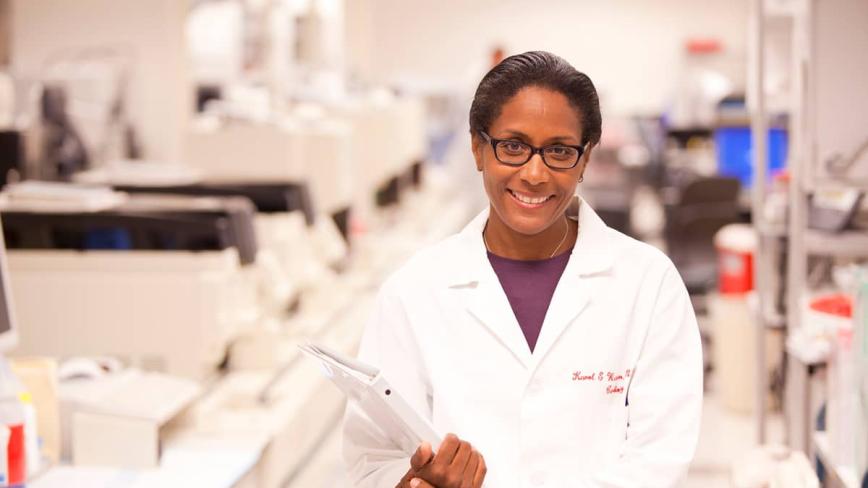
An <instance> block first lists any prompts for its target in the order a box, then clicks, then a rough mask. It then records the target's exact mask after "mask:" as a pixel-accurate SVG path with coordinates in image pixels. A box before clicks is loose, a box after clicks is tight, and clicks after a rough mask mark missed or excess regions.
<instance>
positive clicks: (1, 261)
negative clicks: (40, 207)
mask: <svg viewBox="0 0 868 488" xmlns="http://www.w3.org/2000/svg"><path fill="white" fill-rule="evenodd" d="M0 220H2V219H0ZM2 235H3V233H2V230H0V237H2ZM17 345H18V328H17V320H16V316H15V304H14V303H13V301H12V295H11V285H10V280H9V267H8V264H7V262H6V244H5V243H4V241H3V239H0V354H3V353H5V352H7V351H9V350H10V349H12V348H14V347H15V346H17Z"/></svg>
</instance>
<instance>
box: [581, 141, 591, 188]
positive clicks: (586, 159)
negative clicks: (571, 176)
mask: <svg viewBox="0 0 868 488" xmlns="http://www.w3.org/2000/svg"><path fill="white" fill-rule="evenodd" d="M593 150H594V145H593V144H588V149H586V150H585V153H584V154H582V160H581V161H580V162H579V166H581V168H582V170H581V171H579V179H580V180H581V179H582V178H583V177H584V176H585V170H586V169H588V163H589V162H590V161H591V152H592V151H593Z"/></svg>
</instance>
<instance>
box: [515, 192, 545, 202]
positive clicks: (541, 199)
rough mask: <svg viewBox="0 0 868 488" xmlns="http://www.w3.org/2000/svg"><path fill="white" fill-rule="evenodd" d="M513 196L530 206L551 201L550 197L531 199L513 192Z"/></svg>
mask: <svg viewBox="0 0 868 488" xmlns="http://www.w3.org/2000/svg"><path fill="white" fill-rule="evenodd" d="M512 196H514V197H515V198H517V199H518V200H519V201H520V202H522V203H527V204H529V205H536V204H538V203H542V202H544V201H546V200H548V199H549V197H539V198H529V197H526V196H524V195H519V194H518V193H515V192H512Z"/></svg>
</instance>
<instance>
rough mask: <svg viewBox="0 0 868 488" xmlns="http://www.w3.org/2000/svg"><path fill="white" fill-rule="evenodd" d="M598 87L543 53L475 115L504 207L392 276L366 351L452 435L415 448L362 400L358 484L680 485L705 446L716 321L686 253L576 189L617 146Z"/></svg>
mask: <svg viewBox="0 0 868 488" xmlns="http://www.w3.org/2000/svg"><path fill="white" fill-rule="evenodd" d="M600 126H601V117H600V110H599V102H598V99H597V93H596V90H595V88H594V85H593V83H591V80H590V79H588V77H587V76H585V75H584V74H582V73H580V72H578V71H576V70H575V68H573V67H572V66H570V65H569V64H568V63H567V62H566V61H564V60H563V59H561V58H559V57H557V56H555V55H552V54H550V53H545V52H528V53H524V54H520V55H516V56H511V57H509V58H507V59H505V60H504V61H503V62H502V63H500V64H499V65H497V66H496V67H494V68H493V69H492V70H491V71H490V72H489V73H488V74H487V75H486V76H485V77H484V78H483V79H482V81H481V82H480V84H479V88H478V89H477V91H476V96H475V98H474V100H473V105H472V107H471V109H470V130H471V137H472V147H473V156H474V158H475V160H476V167H477V169H478V170H479V171H480V172H481V173H482V180H483V183H484V186H485V190H486V193H487V194H488V198H489V202H490V208H489V209H488V210H486V211H485V212H483V213H482V214H480V215H479V216H478V217H477V218H476V219H475V220H473V221H472V222H471V223H470V224H469V225H468V226H467V227H466V228H465V229H464V230H463V231H462V232H460V233H459V234H457V235H454V236H452V237H450V238H448V239H446V240H445V241H443V242H440V243H439V244H436V245H434V246H432V247H430V248H428V249H425V250H422V251H421V252H419V253H418V254H416V255H415V256H414V257H413V258H412V259H411V260H410V261H409V262H408V263H407V264H406V265H404V266H403V267H402V268H401V269H399V270H398V271H397V272H396V273H395V274H394V275H392V276H391V277H390V278H389V279H388V280H387V281H386V282H385V284H384V285H383V287H382V289H381V291H380V294H379V297H378V302H377V308H376V310H375V312H374V316H373V318H372V320H371V321H370V323H369V324H368V326H367V328H366V330H365V334H364V337H363V339H362V346H361V349H360V352H359V356H360V358H361V359H363V360H365V361H368V362H370V363H372V364H375V365H377V366H379V367H380V368H381V369H382V371H383V372H384V374H385V375H386V377H387V378H389V380H390V382H391V384H392V385H393V386H394V387H395V388H396V389H397V390H398V391H399V392H400V393H401V394H402V396H404V398H405V399H406V400H407V401H408V402H409V403H410V404H411V405H412V406H413V407H415V408H416V409H417V410H418V411H419V412H422V413H424V414H426V415H427V416H428V417H429V418H430V420H431V421H432V422H433V424H434V426H435V427H436V428H437V429H438V430H439V431H441V432H450V433H453V434H450V435H448V436H447V437H446V440H445V441H444V442H443V444H442V445H441V446H435V447H437V448H438V449H437V454H436V455H433V454H432V449H431V446H428V445H422V446H420V447H419V449H417V451H416V453H415V454H414V455H413V456H412V457H410V456H408V455H407V454H406V453H404V452H401V451H400V449H398V448H397V447H396V446H395V445H394V444H393V443H391V442H390V441H389V440H388V439H387V438H385V437H384V436H383V435H382V434H381V433H380V432H379V431H378V430H377V427H376V425H374V424H373V423H372V422H371V421H370V420H369V419H367V418H366V417H365V416H364V414H362V413H361V412H360V411H359V410H358V409H356V408H355V406H354V405H350V406H349V407H348V410H347V417H346V423H345V438H344V450H345V457H346V459H347V461H348V463H349V465H350V471H351V475H352V477H353V480H354V482H355V483H356V486H363V487H376V488H382V487H392V486H400V487H402V488H405V487H412V488H417V487H422V488H426V487H436V488H453V487H456V488H457V487H471V486H472V487H479V486H481V484H482V480H483V479H484V480H485V485H486V486H487V487H493V488H501V487H512V486H550V487H558V488H566V487H625V488H626V487H630V488H633V487H640V486H654V487H663V486H673V485H675V484H676V483H677V482H678V480H679V479H680V478H681V476H682V475H683V474H684V473H685V471H686V468H687V465H688V463H689V462H690V460H691V458H692V456H693V452H694V449H695V446H696V441H697V437H698V431H699V419H700V411H701V405H702V359H701V346H700V340H699V332H698V328H697V325H696V319H695V317H694V313H693V310H692V308H691V306H690V301H689V298H688V295H687V291H686V289H685V287H684V285H683V283H682V281H681V278H680V277H679V276H678V273H677V271H676V270H675V268H674V266H673V265H672V263H671V262H670V261H669V259H668V258H667V257H666V256H665V255H664V254H662V253H661V252H659V251H658V250H656V249H654V248H653V247H651V246H648V245H646V244H643V243H640V242H638V241H635V240H633V239H631V238H629V237H627V236H625V235H623V234H620V233H618V232H616V231H614V230H612V229H610V228H608V227H607V226H606V224H604V223H603V221H602V220H600V218H599V217H598V216H597V215H596V214H595V213H594V211H593V210H592V209H591V208H590V207H589V206H588V205H587V204H586V203H584V202H583V201H581V199H579V198H577V197H576V196H575V194H576V188H577V185H578V183H580V182H581V181H582V179H583V174H584V172H585V169H586V167H587V164H588V159H589V157H590V155H591V152H592V150H593V148H594V147H595V145H596V144H597V143H598V142H599V140H600V132H601V128H600Z"/></svg>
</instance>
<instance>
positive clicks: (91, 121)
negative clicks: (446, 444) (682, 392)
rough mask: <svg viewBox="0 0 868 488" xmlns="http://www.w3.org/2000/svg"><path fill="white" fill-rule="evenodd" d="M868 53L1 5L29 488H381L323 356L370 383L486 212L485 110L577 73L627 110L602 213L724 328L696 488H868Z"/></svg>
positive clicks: (858, 2)
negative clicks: (368, 351) (392, 300)
mask: <svg viewBox="0 0 868 488" xmlns="http://www.w3.org/2000/svg"><path fill="white" fill-rule="evenodd" d="M866 25H868V3H866V2H865V1H864V0H726V1H724V0H708V1H704V2H695V1H690V0H658V1H655V2H647V1H643V0H619V1H615V2H591V1H586V0H579V1H570V0H539V1H537V2H533V3H531V2H523V1H518V0H499V1H494V0H474V1H461V0H441V1H439V2H426V1H421V0H64V1H57V0H0V179H2V181H0V183H2V185H3V190H2V193H0V218H2V233H3V237H4V239H3V240H0V242H5V249H2V248H0V251H2V252H0V351H2V352H3V356H2V357H0V359H2V361H0V485H2V484H3V483H8V484H10V485H15V486H18V485H22V484H24V483H27V484H28V485H29V486H35V487H40V488H45V487H71V486H79V487H85V486H86V487H102V486H106V487H109V486H111V487H115V486H117V487H133V486H134V487H143V486H155V487H156V486H159V487H170V486H196V487H268V488H271V487H299V488H308V487H348V486H349V484H348V483H347V482H346V480H345V478H344V473H343V467H342V465H341V462H340V429H339V421H340V417H341V414H342V410H343V404H344V400H343V396H342V394H341V393H340V392H339V390H337V389H336V388H334V387H333V386H332V385H331V384H329V382H328V381H327V380H326V379H324V378H323V377H322V375H321V374H320V371H319V368H318V367H317V365H316V364H315V362H314V361H312V360H310V359H309V358H306V357H301V355H300V353H299V350H298V348H297V346H298V345H299V344H302V343H304V342H306V341H308V340H315V341H317V342H318V343H322V344H327V345H329V346H331V347H332V348H333V349H335V350H336V351H339V352H342V353H345V354H353V353H354V352H355V350H356V348H357V346H358V341H359V338H360V335H361V331H362V327H363V324H364V322H365V319H366V317H367V315H368V313H369V311H370V307H371V303H372V297H373V294H374V293H375V292H376V289H377V287H378V286H379V284H380V283H381V282H382V280H383V279H384V278H385V277H386V276H387V275H388V274H389V273H390V272H391V271H392V270H394V269H395V268H396V267H397V266H399V265H400V264H401V263H402V262H403V261H404V260H405V259H406V258H407V257H408V256H410V255H411V254H412V253H413V252H414V251H415V250H417V249H419V248H420V247H421V246H423V245H425V244H428V243H431V242H435V241H437V240H439V239H442V238H443V237H445V236H447V235H449V234H451V233H454V232H457V231H458V230H460V229H461V228H462V227H463V225H464V224H466V223H467V222H468V221H469V220H470V218H471V217H472V216H474V215H476V214H477V213H478V212H479V211H480V210H482V209H483V208H484V207H485V206H486V201H487V200H486V197H485V195H484V192H483V190H482V183H481V179H480V177H479V174H478V173H477V172H476V171H475V167H474V165H473V160H472V155H471V153H470V146H469V134H468V130H469V129H468V122H467V115H468V110H469V107H470V102H471V100H472V97H473V93H474V91H475V88H476V85H477V84H478V82H479V80H480V79H481V78H482V76H483V75H484V74H485V73H486V72H487V71H488V69H490V68H491V67H492V66H493V65H494V64H496V63H497V62H498V61H499V60H500V59H502V58H503V57H504V56H508V55H511V54H517V53H521V52H524V51H528V50H548V51H551V52H554V53H556V54H558V55H560V56H562V57H564V58H565V59H566V60H567V61H569V62H570V63H571V64H573V65H574V66H575V67H576V68H577V69H579V70H580V71H583V72H585V73H586V74H588V75H589V76H590V77H591V79H592V80H593V81H594V83H595V84H596V87H597V89H598V91H599V93H600V97H601V106H602V110H603V139H602V143H601V146H600V147H599V148H598V149H596V150H595V151H594V152H593V159H592V161H591V163H590V166H589V169H588V171H587V173H586V178H585V181H584V183H583V184H582V185H580V187H579V194H580V195H581V196H582V197H583V198H585V199H586V200H587V201H588V202H589V203H590V204H591V205H592V206H593V207H594V208H595V209H596V210H597V212H598V213H599V214H600V215H601V216H602V217H603V219H604V220H605V221H606V222H607V224H608V225H609V226H611V227H613V228H615V229H617V230H619V231H621V232H624V233H626V234H628V235H631V236H633V237H636V238H638V239H641V240H644V241H647V242H649V243H651V244H653V245H655V246H658V247H660V248H661V249H663V250H665V252H666V253H667V254H668V255H669V256H670V257H671V259H672V260H673V261H674V262H675V264H676V266H677V267H678V269H679V271H680V273H681V274H682V276H683V278H684V280H685V282H686V283H687V286H688V289H689V292H690V295H691V299H692V301H693V303H694V306H695V308H696V311H697V314H698V316H699V323H700V328H701V333H702V337H703V347H704V352H705V372H706V385H705V388H706V398H705V408H704V417H703V424H702V432H701V439H700V445H699V448H698V451H697V455H696V458H695V460H694V462H693V464H692V465H691V468H690V473H689V475H688V479H687V480H686V481H685V483H684V486H688V487H700V486H701V487H728V486H735V487H766V486H769V487H786V488H790V487H802V486H804V487H813V486H830V487H840V486H843V487H857V486H866V482H865V481H864V477H865V473H866V465H868V447H866V444H868V379H866V378H868V359H866V357H868V356H866V353H868V335H866V325H868V267H866V265H865V259H866V258H868V203H865V198H864V196H865V191H866V190H868V92H866V87H868V56H865V54H864V46H866V45H868V29H866V28H865V27H866ZM4 446H5V447H4ZM4 460H5V464H4V462H3V461H4Z"/></svg>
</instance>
